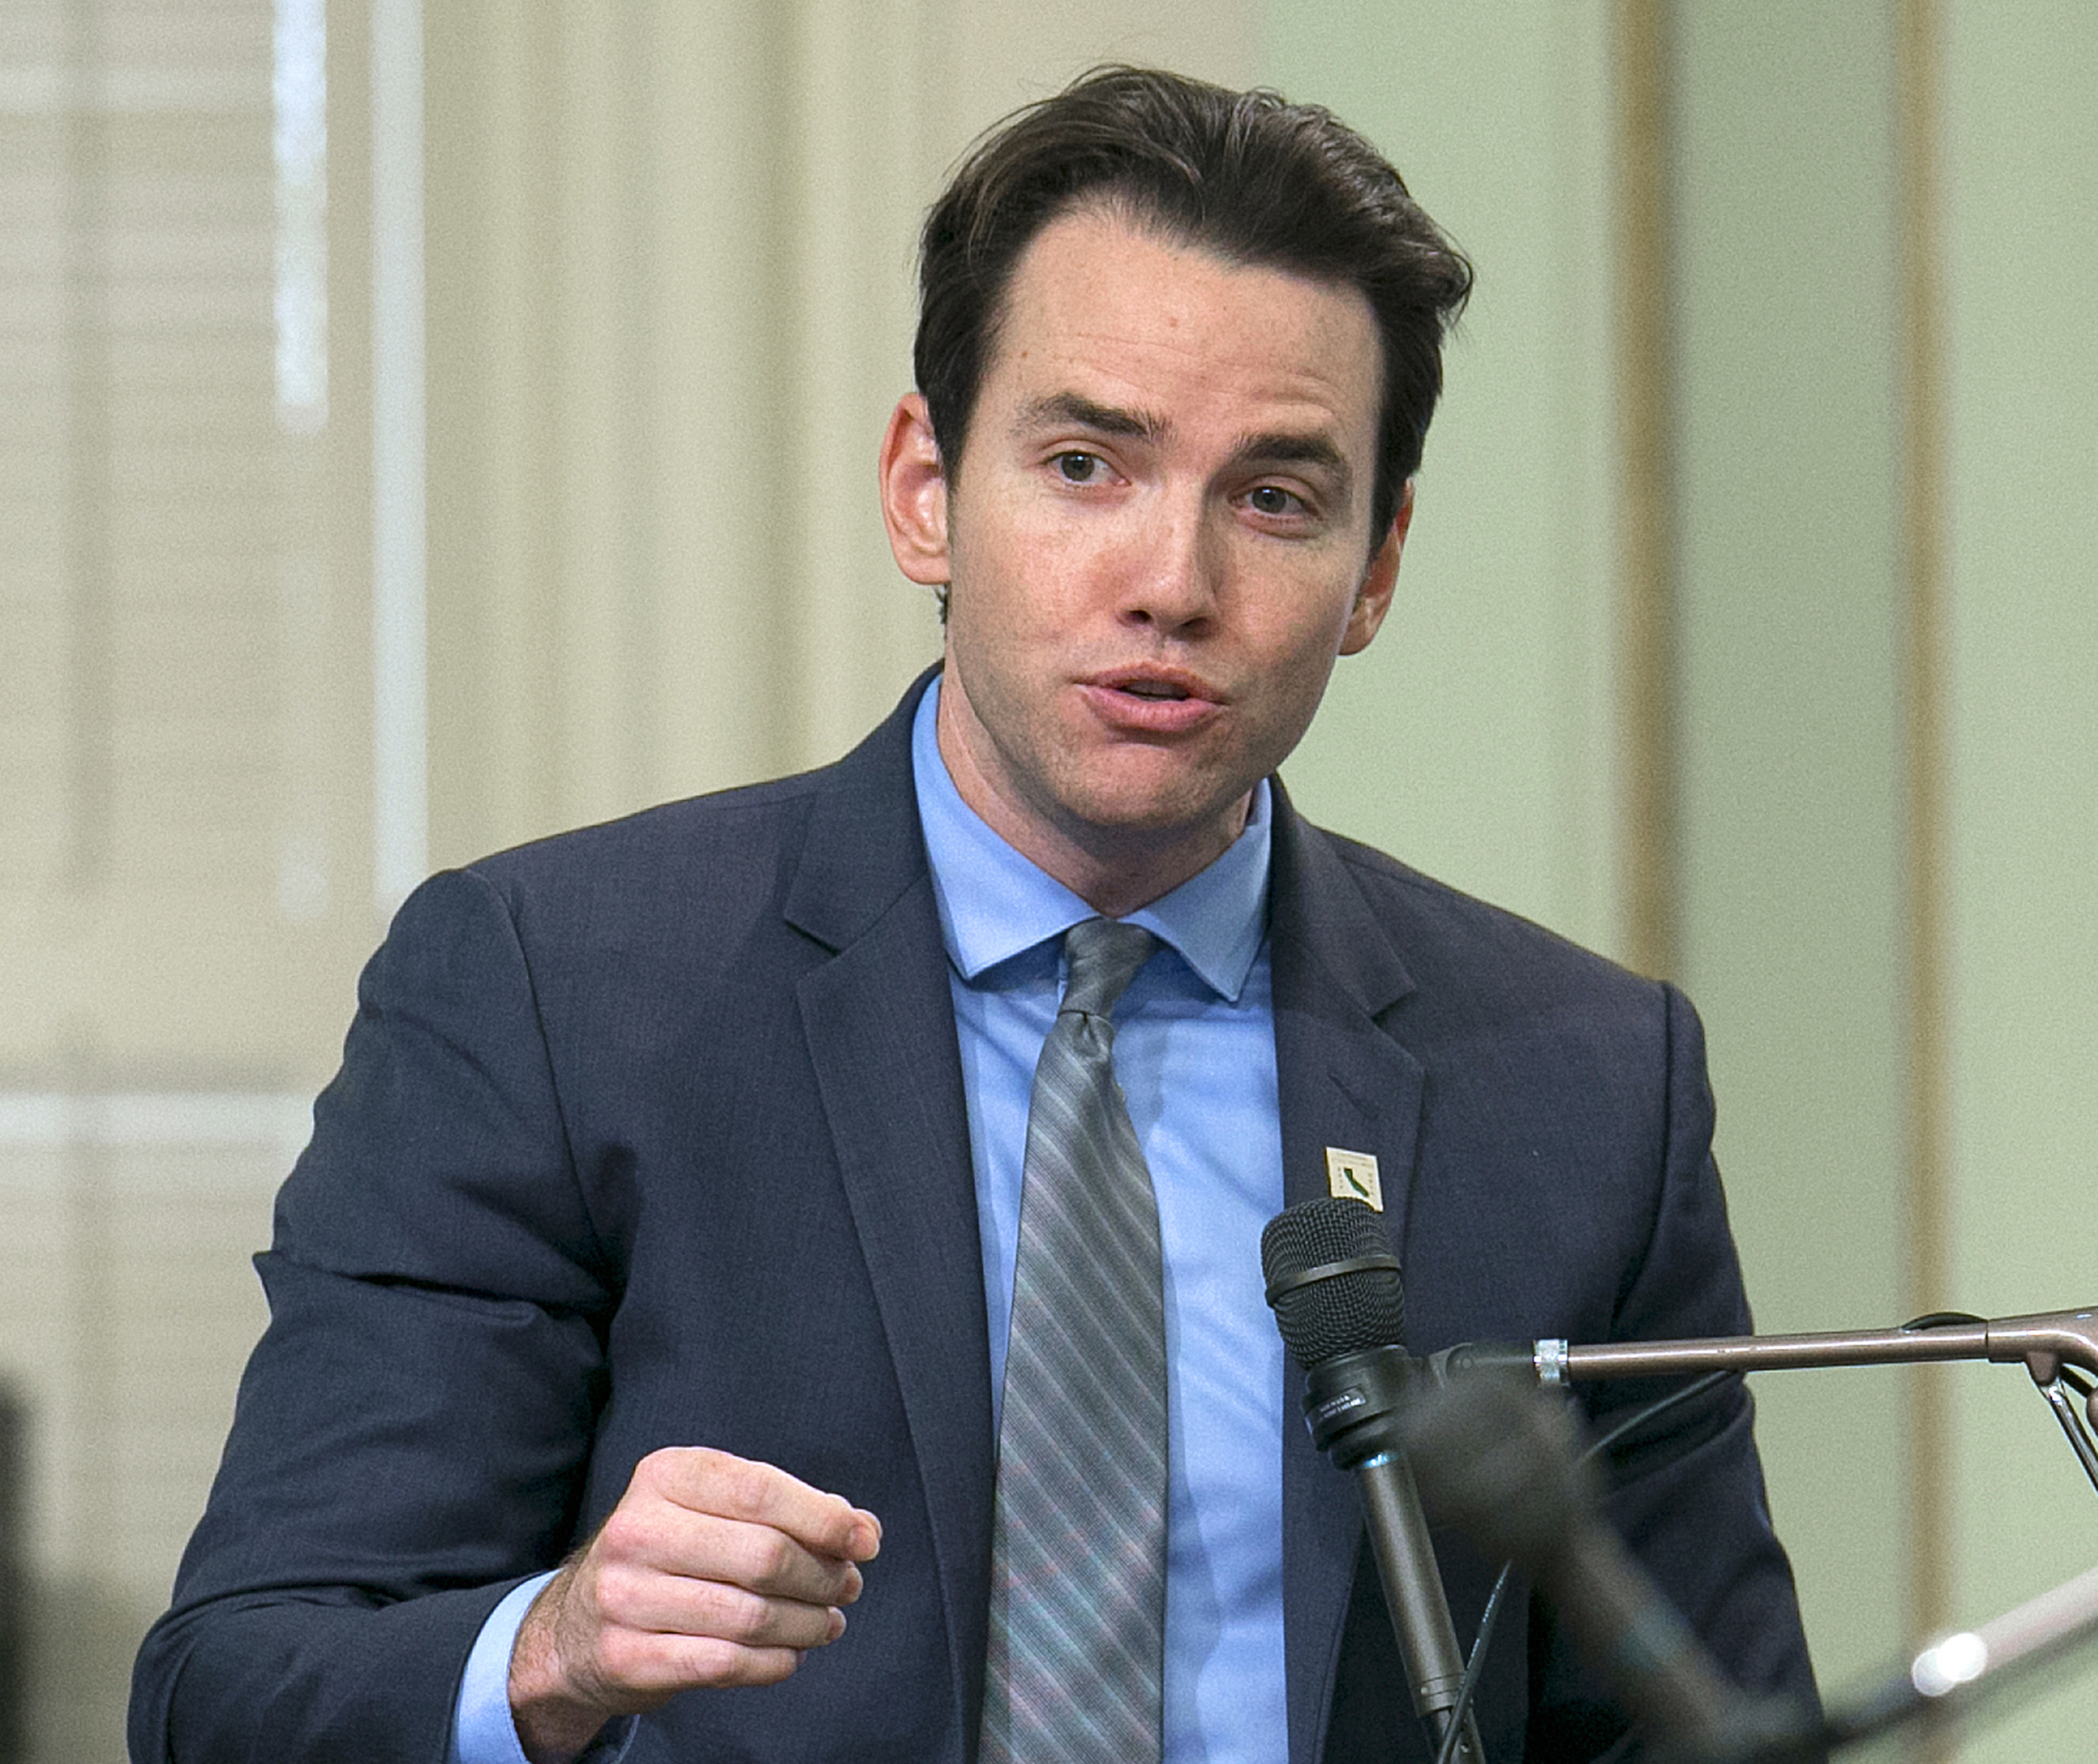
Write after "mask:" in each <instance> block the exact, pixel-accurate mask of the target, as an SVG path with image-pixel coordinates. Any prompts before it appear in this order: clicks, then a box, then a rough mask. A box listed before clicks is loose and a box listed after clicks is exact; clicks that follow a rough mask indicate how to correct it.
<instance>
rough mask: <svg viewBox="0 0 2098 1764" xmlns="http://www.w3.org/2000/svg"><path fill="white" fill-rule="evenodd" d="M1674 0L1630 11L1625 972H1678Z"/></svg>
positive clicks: (1622, 131) (1625, 124)
mask: <svg viewBox="0 0 2098 1764" xmlns="http://www.w3.org/2000/svg"><path fill="white" fill-rule="evenodd" d="M1671 11H1672V7H1671V3H1670V0H1617V9H1616V19H1615V30H1616V37H1617V47H1616V55H1617V234H1618V239H1617V245H1618V284H1617V286H1618V295H1617V380H1618V386H1617V397H1618V406H1619V411H1620V416H1619V459H1620V471H1621V472H1622V484H1621V489H1622V507H1623V519H1624V529H1623V536H1622V544H1621V546H1620V548H1619V556H1620V566H1619V583H1620V586H1619V593H1620V596H1621V599H1620V608H1619V613H1620V625H1621V630H1622V652H1621V661H1622V668H1623V674H1622V683H1621V686H1620V689H1619V702H1620V704H1621V706H1622V711H1621V726H1622V740H1623V744H1624V754H1623V757H1624V798H1623V814H1624V842H1623V847H1622V849H1623V853H1624V855H1623V858H1622V894H1623V901H1624V908H1623V911H1624V920H1623V924H1624V939H1625V941H1624V950H1625V959H1626V962H1627V963H1629V964H1630V965H1631V967H1633V968H1636V969H1638V970H1639V972H1641V973H1645V974H1652V975H1657V976H1666V975H1670V974H1673V973H1674V972H1675V968H1676V961H1677V956H1678V953H1679V952H1678V938H1679V897H1680V889H1679V850H1678V831H1677V814H1676V740H1675V519H1674V516H1675V508H1674V492H1675V485H1674V472H1673V470H1672V467H1671V456H1672V454H1673V450H1674V423H1673V420H1672V412H1673V406H1674V375H1673V371H1672V370H1673V362H1674V338H1673V336H1672V326H1671V324H1670V306H1671V301H1670V286H1669V284H1670V274H1669V272H1670V253H1671V249H1672V239H1671V236H1670V235H1671V232H1672V227H1671V225H1670V172H1669V162H1670V147H1671V143H1670V125H1669V107H1668V72H1669V63H1670V37H1671V35H1672V33H1671V31H1670V13H1671Z"/></svg>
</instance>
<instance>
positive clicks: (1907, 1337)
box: [1430, 1306, 2098, 1490]
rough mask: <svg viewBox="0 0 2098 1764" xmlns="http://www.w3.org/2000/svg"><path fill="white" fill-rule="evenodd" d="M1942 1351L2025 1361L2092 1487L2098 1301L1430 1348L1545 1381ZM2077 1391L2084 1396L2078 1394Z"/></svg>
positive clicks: (1464, 1366)
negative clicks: (1904, 1319)
mask: <svg viewBox="0 0 2098 1764" xmlns="http://www.w3.org/2000/svg"><path fill="white" fill-rule="evenodd" d="M1947 1360H1987V1361H1990V1362H1993V1363H1995V1364H1997V1365H2008V1364H2011V1363H2012V1362H2023V1364H2024V1366H2025V1367H2026V1371H2027V1372H2028V1373H2029V1374H2030V1376H2031V1378H2032V1381H2033V1383H2034V1384H2035V1385H2037V1386H2038V1387H2039V1391H2040V1393H2041V1394H2042V1395H2043V1396H2044V1397H2045V1398H2046V1399H2047V1402H2048V1407H2049V1408H2050V1409H2051V1410H2052V1411H2053V1414H2054V1418H2055V1420H2056V1421H2057V1422H2058V1423H2059V1424H2061V1431H2062V1433H2063V1435H2064V1436H2065V1437H2066V1438H2067V1440H2068V1441H2069V1449H2070V1450H2072V1451H2074V1453H2075V1454H2076V1461H2077V1462H2078V1463H2079V1464H2081V1465H2082V1466H2083V1473H2084V1475H2085V1476H2086V1477H2087V1478H2088V1479H2089V1480H2090V1482H2091V1487H2092V1488H2093V1489H2094V1490H2098V1439H2094V1437H2093V1436H2092V1433H2091V1428H2092V1427H2093V1426H2094V1425H2098V1306H2090V1307H2086V1308H2084V1309H2083V1310H2063V1311H2041V1312H2037V1313H2035V1314H2033V1315H2031V1316H2026V1317H1999V1318H1996V1319H1994V1320H1990V1319H1986V1318H1982V1317H1972V1316H1969V1315H1967V1314H1964V1313H1957V1312H1945V1311H1941V1312H1937V1313H1933V1314H1932V1315H1930V1316H1928V1317H1919V1318H1917V1319H1916V1320H1915V1321H1914V1322H1912V1323H1904V1324H1903V1325H1902V1327H1900V1328H1898V1329H1859V1330H1837V1331H1832V1332H1823V1333H1819V1334H1813V1335H1782V1336H1703V1337H1701V1338H1697V1339H1693V1340H1687V1341H1611V1342H1602V1343H1597V1344H1595V1345H1580V1344H1573V1343H1569V1342H1567V1341H1556V1340H1549V1339H1547V1340H1545V1341H1538V1342H1536V1343H1535V1344H1534V1345H1533V1346H1532V1347H1530V1349H1523V1348H1521V1347H1516V1346H1503V1345H1493V1344H1473V1343H1466V1344H1464V1345H1462V1346H1459V1347H1454V1348H1447V1349H1444V1350H1443V1351H1442V1353H1440V1354H1436V1355H1433V1357H1432V1358H1431V1362H1430V1363H1431V1365H1432V1366H1433V1368H1434V1370H1435V1371H1436V1374H1437V1377H1438V1378H1446V1377H1448V1376H1450V1375H1451V1374H1453V1373H1463V1372H1468V1371H1496V1370H1510V1371H1512V1370H1517V1369H1521V1370H1526V1371H1530V1372H1531V1373H1532V1374H1533V1375H1534V1376H1535V1377H1536V1379H1537V1380H1538V1383H1539V1384H1547V1385H1554V1384H1578V1383H1587V1382H1589V1381H1591V1380H1597V1379H1605V1378H1670V1377H1681V1376H1686V1375H1688V1374H1691V1373H1696V1372H1762V1371H1784V1370H1788V1369H1792V1368H1815V1367H1838V1366H1912V1365H1919V1364H1924V1363H1928V1362H1938V1361H1947ZM2077 1398H2081V1399H2082V1400H2081V1402H2078V1401H2076V1400H2074V1399H2077Z"/></svg>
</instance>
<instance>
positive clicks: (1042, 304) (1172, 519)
mask: <svg viewBox="0 0 2098 1764" xmlns="http://www.w3.org/2000/svg"><path fill="white" fill-rule="evenodd" d="M1378 351H1379V345H1378V340H1377V335H1376V327H1375V323H1374V321H1373V320H1372V317H1371V314H1370V309H1369V306H1368V303H1367V301H1364V300H1363V297H1362V296H1360V295H1359V294H1358V293H1357V292H1355V291H1354V290H1353V289H1345V288H1336V287H1328V286H1327V285H1324V284H1323V283H1314V282H1310V281H1307V280H1305V279H1301V278H1299V277H1297V276H1293V275H1291V274H1286V273H1284V272H1282V271H1279V270H1270V269H1256V268H1246V267H1242V266H1237V265H1231V264H1229V263H1227V262H1226V261H1224V260H1223V259H1222V258H1220V257H1215V256H1214V255H1212V254H1210V253H1209V252H1205V251H1203V250H1201V249H1200V248H1193V247H1190V246H1187V245H1184V244H1174V243H1171V242H1169V241H1168V240H1167V239H1165V238H1163V237H1161V236H1160V235H1157V234H1155V233H1152V232H1149V231H1146V230H1143V229H1141V228H1139V227H1136V226H1131V225H1130V223H1129V222H1126V221H1124V220H1122V219H1120V218H1117V217H1113V216H1112V215H1110V214H1107V213H1099V212H1096V211H1091V210H1080V211H1077V212H1074V213H1071V214H1069V215H1066V216H1064V217H1062V218H1060V219H1059V220H1057V221H1056V222H1053V223H1051V225H1050V226H1047V228H1045V229H1044V230H1042V233H1041V234H1040V235H1038V237H1037V238H1036V239H1034V243H1033V244H1031V245H1030V246H1029V248H1028V249H1027V251H1026V252H1025V253H1024V254H1023V255H1022V257H1021V258H1020V261H1019V264H1018V265H1017V266H1016V270H1015V272H1014V274H1013V278H1012V284H1011V287H1010V289H1009V291H1008V293H1007V305H1006V312H1005V319H1004V323H1003V327H1002V328H1001V331H1000V334H999V340H998V344H997V346H996V349H995V350H994V353H993V355H992V358H991V359H990V361H989V362H988V363H987V364H986V366H985V374H984V379H983V383H982V385H981V388H980V389H979V391H978V393H977V403H976V407H975V410H974V411H973V412H972V416H971V419H970V423H969V427H968V441H967V444H966V450H965V453H964V456H963V467H962V469H961V470H960V472H959V474H957V477H956V480H955V481H954V482H952V483H950V482H949V481H948V480H946V477H945V476H942V474H941V469H940V465H939V462H938V459H937V451H936V450H933V445H932V441H931V434H930V430H929V428H928V427H927V425H926V423H925V419H924V404H923V402H922V400H920V399H917V398H916V397H915V396H914V397H911V398H907V399H906V400H905V401H904V402H903V403H902V405H901V406H898V410H897V414H896V416H895V417H894V419H892V421H891V423H890V428H889V437H888V439H887V441H885V443H884V450H883V462H882V463H883V483H884V507H885V509H886V511H887V512H888V515H889V527H890V535H891V541H892V544H893V546H894V547H895V549H896V552H897V556H898V562H899V563H900V564H902V567H903V568H904V571H905V573H906V574H907V575H910V576H911V577H913V579H915V580H917V581H928V582H941V581H944V582H946V583H947V584H948V585H949V593H950V598H949V610H948V620H947V629H946V675H945V678H944V680H943V682H942V685H941V703H940V729H939V733H940V749H941V755H942V757H944V758H945V759H946V763H947V767H948V770H950V772H951V773H952V774H953V775H954V779H955V783H956V786H957V788H959V790H960V792H961V794H962V796H963V800H964V801H967V802H968V804H969V805H970V806H972V808H974V809H975V810H977V813H978V814H981V815H982V816H983V817H984V818H985V820H986V821H988V822H989V823H990V824H991V825H992V826H993V827H994V828H996V829H997V830H998V832H999V833H1001V834H1002V835H1003V836H1004V837H1005V838H1006V839H1007V840H1008V841H1010V842H1011V843H1012V845H1015V846H1016V847H1017V848H1018V849H1020V850H1021V851H1023V852H1025V853H1026V854H1027V855H1028V856H1029V857H1030V858H1034V861H1035V862H1038V863H1039V864H1041V865H1042V867H1044V868H1045V869H1047V870H1048V871H1050V873H1051V874H1052V875H1056V876H1058V877H1059V878H1060V880H1064V882H1065V883H1066V884H1069V885H1071V886H1073V888H1075V889H1077V890H1078V893H1081V894H1082V895H1084V896H1086V898H1088V899H1089V900H1091V901H1092V902H1093V903H1094V904H1095V906H1101V907H1102V908H1103V910H1106V911H1130V910H1133V908H1134V907H1135V906H1137V905H1139V904H1141V903H1142V901H1143V900H1144V899H1149V898H1152V897H1155V896H1156V894H1157V893H1163V892H1165V889H1168V888H1170V887H1172V886H1174V885H1175V884H1177V883H1178V882H1179V881H1180V880H1184V879H1185V877H1186V876H1187V875H1192V874H1193V873H1194V871H1196V870H1198V869H1200V867H1202V866H1203V865H1204V864H1206V863H1208V862H1209V861H1210V860H1211V859H1213V858H1215V857H1216V856H1217V855H1218V853H1221V852H1222V850H1223V849H1224V848H1225V847H1226V846H1227V845H1229V844H1230V843H1231V840H1233V839H1235V838H1236V836H1237V835H1238V832H1239V831H1240V828H1241V827H1243V825H1244V818H1245V814H1246V807H1247V803H1248V800H1249V792H1250V791H1251V789H1252V787H1253V783H1255V782H1256V781H1257V779H1260V778H1262V777H1263V776H1265V775H1266V774H1267V773H1268V772H1270V771H1271V770H1273V769H1274V768H1275V766H1276V765H1278V764H1279V762H1280V761H1281V760H1282V758H1283V757H1284V755H1286V754H1287V753H1288V752H1289V751H1290V749H1291V748H1293V747H1295V746H1296V744H1297V740H1298V739H1299V737H1301V735H1303V733H1304V731H1305V729H1306V726H1308V725H1309V724H1310V721H1311V716H1312V713H1313V712H1314V711H1315V710H1316V709H1318V705H1319V697H1320V696H1321V694H1322V693H1323V691H1325V687H1326V681H1327V677H1328V674H1330V673H1331V671H1332V665H1333V661H1334V659H1335V657H1336V656H1340V655H1345V654H1352V653H1353V652H1355V651H1356V650H1358V649H1360V648H1362V647H1363V646H1364V645H1365V644H1367V643H1368V642H1369V640H1370V638H1372V636H1373V635H1374V634H1376V628H1377V625H1379V623H1380V621H1381V620H1382V618H1383V617H1384V612H1385V608H1386V607H1387V606H1388V605H1389V602H1390V595H1391V589H1392V581H1393V577H1394V573H1395V572H1396V570H1397V568H1398V551H1399V546H1400V544H1401V542H1402V538H1403V531H1404V526H1405V520H1406V515H1407V512H1410V502H1409V507H1408V509H1407V511H1402V515H1401V517H1400V520H1399V521H1398V523H1397V524H1395V525H1394V529H1392V531H1391V532H1390V533H1389V534H1386V535H1385V536H1383V538H1382V540H1381V542H1380V543H1378V544H1377V545H1376V546H1372V536H1371V533H1370V530H1369V519H1370V517H1369V504H1370V497H1371V491H1372V484H1373V480H1374V476H1375V472H1376V418H1377V409H1378V403H1377V401H1378V397H1379V392H1380V384H1379V373H1378V367H1379V353H1378ZM1146 889H1148V890H1149V892H1148V893H1147V892H1143V890H1146ZM1132 891H1134V892H1135V893H1137V894H1138V895H1139V898H1135V899H1130V898H1127V896H1128V895H1129V894H1130V893H1131V892H1132ZM1104 896H1106V897H1112V899H1110V898H1104Z"/></svg>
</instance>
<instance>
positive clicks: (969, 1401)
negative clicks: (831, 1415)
mask: <svg viewBox="0 0 2098 1764" xmlns="http://www.w3.org/2000/svg"><path fill="white" fill-rule="evenodd" d="M922 689H923V682H922V681H921V682H920V688H919V690H917V691H912V692H911V694H910V695H909V696H908V697H907V698H906V700H905V701H904V703H903V704H902V706H901V707H900V708H899V709H898V711H897V712H896V713H895V714H894V715H893V716H892V717H890V718H889V720H888V721H887V722H885V723H884V724H883V725H882V726H881V727H880V729H878V730H876V731H875V733H874V734H873V735H871V737H869V739H867V742H865V743H864V744H862V746H861V747H860V748H858V749H857V750H856V751H855V752H854V753H852V754H851V755H849V756H848V757H847V758H846V759H845V760H844V761H841V763H840V764H839V765H838V766H836V767H835V768H833V769H832V771H831V772H830V773H828V774H826V777H825V779H824V783H823V787H822V791H821V794H820V795H819V798H818V801H817V802H816V804H815V805H814V810H813V812H812V814H811V815H810V823H809V836H808V842H807V845H806V846H805V848H804V850H803V853H802V855H801V862H800V865H799V867H798V869H797V871H796V874H795V876H794V879H793V881H792V884H791V886H790V889H789V892H788V900H787V904H786V908H785V912H786V917H787V919H788V921H789V923H791V924H794V925H795V926H797V928H800V929H801V930H802V931H804V932H806V933H808V934H809V935H810V936H811V937H814V938H816V939H817V940H818V941H820V942H822V943H823V944H824V945H826V946H828V947H829V948H830V949H832V950H833V951H835V952H836V953H835V954H833V955H832V958H831V959H829V960H828V961H827V962H824V963H821V964H820V965H819V966H818V967H816V968H813V969H811V970H810V972H808V973H807V974H805V976H803V977H802V979H801V982H800V985H799V987H798V994H799V998H800V1003H801V1020H802V1026H803V1029H804V1031H805V1033H806V1035H807V1037H808V1043H809V1049H810V1057H811V1058H812V1060H814V1064H815V1068H816V1075H817V1083H818V1086H819V1090H820V1092H821V1095H822V1098H823V1111H824V1113H825V1115H826V1117H827V1119H828V1122H829V1126H830V1130H831V1134H832V1142H833V1143H834V1145H835V1147H836V1154H837V1160H838V1167H839V1169H840V1170H841V1172H842V1174H843V1176H844V1179H845V1192H846V1196H847V1198H848V1200H849V1204H850V1205H851V1208H852V1213H853V1219H854V1225H855V1226H856V1227H857V1229H858V1233H859V1241H860V1248H861V1251H862V1254H863V1255H864V1256H865V1257H866V1260H867V1272H868V1275H869V1277H870V1278H871V1281H872V1283H873V1286H874V1291H875V1298H876V1303H877V1305H879V1307H880V1313H881V1319H882V1327H883V1329H884V1332H885V1333H886V1335H887V1336H888V1343H889V1355H890V1358H891V1361H892V1363H893V1367H894V1369H895V1374H896V1380H897V1384H898V1386H899V1388H900V1389H901V1390H902V1398H903V1408H904V1414H905V1415H906V1420H907V1421H908V1423H909V1425H910V1429H911V1445H912V1446H913V1448H914V1449H915V1451H916V1454H917V1459H918V1465H919V1471H920V1477H921V1478H922V1480H923V1485H924V1495H925V1503H926V1507H927V1510H928V1514H929V1516H930V1518H931V1522H932V1527H933V1543H934V1548H935V1550H936V1551H937V1556H938V1564H937V1566H938V1572H939V1576H940V1584H941V1594H942V1596H943V1598H944V1599H945V1602H946V1620H947V1643H948V1648H949V1651H950V1663H951V1667H952V1672H953V1683H954V1692H955V1706H956V1707H957V1708H958V1709H960V1710H961V1711H962V1714H963V1735H969V1734H973V1733H974V1731H975V1729H976V1723H977V1719H978V1713H979V1709H980V1704H981V1696H982V1676H983V1659H984V1642H985V1637H984V1625H985V1608H986V1599H987V1597H988V1591H987V1589H988V1587H989V1585H990V1501H991V1487H992V1439H991V1424H990V1347H989V1342H988V1336H987V1332H986V1328H985V1320H984V1301H983V1262H982V1252H981V1240H980V1238H979V1235H978V1231H977V1209H976V1188H975V1183H974V1178H973V1177H972V1173H971V1170H970V1165H969V1149H968V1147H969V1140H968V1114H967V1104H966V1101H965V1099H964V1097H963V1089H962V1073H961V1062H960V1056H959V1052H958V1051H957V1047H956V1042H955V1016H954V1005H953V1001H952V998H951V996H950V993H949V991H948V982H947V961H946V951H945V947H944V945H943V943H942V941H941V934H940V925H939V914H938V909H937V906H936V904H935V902H934V899H933V887H932V880H931V877H930V875H929V874H928V871H927V868H926V863H925V855H924V840H923V838H922V836H921V835H920V832H919V828H918V817H917V812H916V808H915V802H914V800H913V796H912V788H911V751H910V741H911V734H910V731H911V713H912V712H913V710H914V709H915V706H916V704H917V701H918V699H919V697H920V692H921V691H922Z"/></svg>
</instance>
